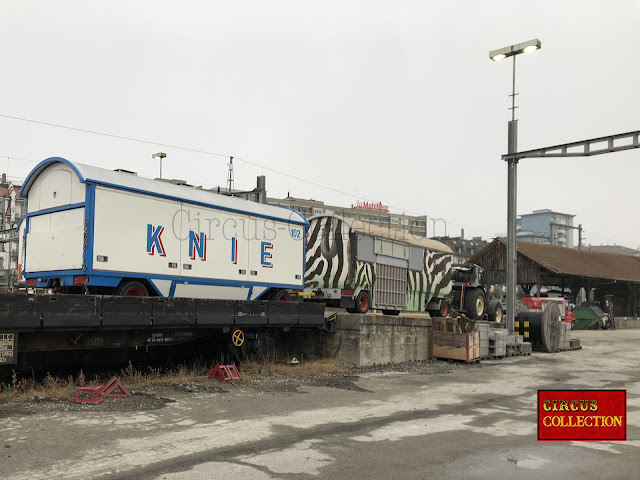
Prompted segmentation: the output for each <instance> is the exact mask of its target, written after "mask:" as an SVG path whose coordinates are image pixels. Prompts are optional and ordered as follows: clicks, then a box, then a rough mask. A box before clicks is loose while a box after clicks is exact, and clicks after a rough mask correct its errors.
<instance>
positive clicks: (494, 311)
mask: <svg viewBox="0 0 640 480" xmlns="http://www.w3.org/2000/svg"><path fill="white" fill-rule="evenodd" d="M503 316H504V311H503V310H502V304H501V303H500V300H492V301H490V302H489V306H488V307H487V318H488V320H489V321H490V322H496V323H501V322H502V317H503Z"/></svg>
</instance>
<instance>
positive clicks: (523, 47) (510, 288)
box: [489, 38, 542, 334]
mask: <svg viewBox="0 0 640 480" xmlns="http://www.w3.org/2000/svg"><path fill="white" fill-rule="evenodd" d="M540 48H542V43H540V40H538V39H537V38H535V39H533V40H529V41H528V42H523V43H517V44H515V45H511V46H508V47H504V48H500V49H498V50H493V51H491V52H489V58H490V59H491V60H493V61H494V62H498V61H500V60H502V59H504V58H507V57H513V84H512V90H511V120H510V121H509V123H508V130H507V153H516V152H517V151H518V121H517V120H516V108H518V107H516V95H517V94H516V56H517V55H519V54H521V53H531V52H535V51H536V50H538V49H540ZM517 198H518V159H517V158H509V159H508V160H507V262H506V263H507V265H506V266H507V329H508V330H509V333H510V334H513V331H514V323H515V311H516V288H517V279H518V276H517V275H518V272H517V261H518V258H517V247H516V216H517Z"/></svg>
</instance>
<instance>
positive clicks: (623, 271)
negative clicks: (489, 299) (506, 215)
mask: <svg viewBox="0 0 640 480" xmlns="http://www.w3.org/2000/svg"><path fill="white" fill-rule="evenodd" d="M496 241H499V242H500V243H502V244H503V245H505V246H506V243H507V241H506V239H505V238H497V239H496ZM494 243H495V241H494ZM492 245H493V244H491V245H489V246H487V247H486V248H491V246H492ZM482 253H483V252H482V251H481V252H479V253H478V254H477V255H481V254H482ZM518 253H520V254H521V255H524V256H525V257H528V258H529V259H531V260H532V261H534V262H536V263H538V264H540V266H542V267H544V268H546V269H547V270H549V271H551V272H554V273H557V274H562V275H576V276H580V277H591V278H606V279H610V280H626V281H631V282H640V258H638V257H632V256H629V255H618V254H615V253H602V252H589V251H584V250H574V249H572V248H565V247H557V246H553V245H543V244H536V243H528V242H518Z"/></svg>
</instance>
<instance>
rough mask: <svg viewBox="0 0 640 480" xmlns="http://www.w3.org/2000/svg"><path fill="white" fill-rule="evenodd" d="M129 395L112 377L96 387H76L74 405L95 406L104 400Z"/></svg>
mask: <svg viewBox="0 0 640 480" xmlns="http://www.w3.org/2000/svg"><path fill="white" fill-rule="evenodd" d="M130 396H131V393H130V392H129V390H127V388H126V387H125V386H124V385H123V384H122V382H121V381H120V380H119V379H118V377H116V376H113V377H111V380H109V381H108V382H107V383H105V384H104V385H98V386H96V387H76V399H75V402H76V403H88V404H90V405H97V404H98V403H100V402H102V401H103V400H104V399H105V398H123V397H130Z"/></svg>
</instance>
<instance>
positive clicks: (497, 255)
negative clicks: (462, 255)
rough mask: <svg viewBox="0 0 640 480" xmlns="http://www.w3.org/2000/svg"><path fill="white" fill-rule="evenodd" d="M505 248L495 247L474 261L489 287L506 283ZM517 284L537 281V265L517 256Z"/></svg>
mask: <svg viewBox="0 0 640 480" xmlns="http://www.w3.org/2000/svg"><path fill="white" fill-rule="evenodd" d="M506 250H507V249H506V247H505V246H504V245H502V244H500V245H495V246H494V247H493V248H491V249H489V250H488V251H487V252H485V254H484V255H482V256H481V257H479V258H478V259H477V261H476V263H477V264H478V265H480V266H481V267H482V268H483V269H484V271H485V275H486V279H487V283H488V284H489V285H494V284H504V283H507V278H506V276H507V275H506V268H507V267H506V256H507V253H506ZM517 258H518V267H517V269H518V281H517V283H518V284H523V283H528V284H535V283H536V282H538V280H539V267H538V264H537V263H535V262H533V261H531V260H529V259H528V258H526V257H524V256H522V255H520V254H518V257H517Z"/></svg>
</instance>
